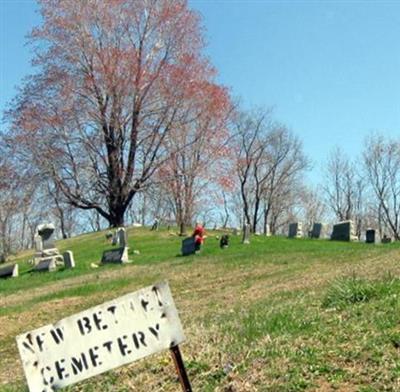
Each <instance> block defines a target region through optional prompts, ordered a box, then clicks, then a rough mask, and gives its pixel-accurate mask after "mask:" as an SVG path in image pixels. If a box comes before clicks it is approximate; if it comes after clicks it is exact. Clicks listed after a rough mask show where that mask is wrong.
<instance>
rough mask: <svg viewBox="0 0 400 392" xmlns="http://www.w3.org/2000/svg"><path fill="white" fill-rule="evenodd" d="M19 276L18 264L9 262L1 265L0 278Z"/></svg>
mask: <svg viewBox="0 0 400 392" xmlns="http://www.w3.org/2000/svg"><path fill="white" fill-rule="evenodd" d="M17 276H18V264H9V265H5V266H2V267H0V278H16V277H17Z"/></svg>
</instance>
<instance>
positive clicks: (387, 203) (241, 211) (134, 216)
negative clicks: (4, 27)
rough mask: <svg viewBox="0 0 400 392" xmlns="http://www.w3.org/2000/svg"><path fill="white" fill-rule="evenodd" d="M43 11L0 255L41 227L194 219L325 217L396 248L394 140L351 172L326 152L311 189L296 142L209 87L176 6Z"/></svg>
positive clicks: (12, 127) (0, 179) (369, 148)
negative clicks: (375, 233) (386, 239)
mask: <svg viewBox="0 0 400 392" xmlns="http://www.w3.org/2000/svg"><path fill="white" fill-rule="evenodd" d="M39 3H40V7H41V14H42V18H43V23H42V25H41V26H39V27H37V28H36V29H34V30H33V31H32V33H31V35H30V42H31V44H32V45H33V48H34V53H35V55H34V58H33V65H34V68H35V72H34V73H33V74H32V75H30V76H28V77H27V78H26V79H25V81H24V82H23V84H22V85H21V87H20V89H19V91H18V94H17V95H16V97H15V99H14V100H13V101H12V102H10V105H9V108H8V109H7V111H6V112H5V124H6V128H5V129H4V130H3V131H2V132H1V136H0V137H1V144H0V241H1V243H0V253H2V254H5V255H6V254H9V253H10V252H12V251H15V250H17V249H20V248H25V247H29V246H32V243H33V236H34V232H35V228H36V226H37V224H38V223H40V222H41V221H48V220H50V219H51V220H55V221H56V223H57V224H58V226H59V227H60V231H61V235H62V236H63V237H68V236H71V235H73V234H76V233H79V232H82V231H88V230H99V229H102V228H105V227H118V226H121V225H124V224H129V223H132V222H141V223H143V224H144V223H149V222H150V221H152V220H153V219H155V218H157V219H159V220H161V221H163V222H165V223H167V224H174V225H175V224H176V225H177V226H178V227H179V231H180V234H184V233H185V232H186V229H187V227H188V226H190V225H192V224H193V222H194V220H200V221H203V222H206V223H207V224H208V225H209V226H210V225H218V226H222V227H227V226H232V225H240V226H241V225H242V224H245V223H246V224H249V225H250V226H251V229H252V231H253V232H257V231H259V232H263V233H265V234H266V233H267V232H268V231H270V232H272V233H273V234H277V233H280V232H282V231H283V230H284V229H286V226H287V224H288V222H290V221H293V220H298V219H301V220H303V221H304V222H305V223H306V227H310V225H312V223H313V222H316V221H321V220H324V219H329V217H334V218H335V219H337V220H344V219H353V220H355V222H356V224H357V232H358V234H359V235H361V232H362V230H363V229H364V228H365V227H367V226H374V227H377V228H378V229H379V231H380V232H381V234H382V235H383V233H388V234H390V235H393V237H394V238H395V239H399V235H400V233H399V226H400V222H399V214H400V201H399V196H400V195H399V192H400V182H399V180H400V150H399V141H398V140H389V139H387V138H385V137H383V136H373V137H371V138H370V139H368V140H367V141H366V143H365V147H364V152H363V155H362V159H358V160H357V161H354V162H353V161H351V160H350V159H348V158H347V157H346V156H345V154H343V152H341V151H340V150H339V149H336V150H335V151H333V152H332V154H331V156H330V157H329V160H328V163H327V164H326V168H325V171H326V173H325V175H324V179H325V183H324V184H323V185H322V186H319V187H316V188H312V187H310V186H308V185H307V183H306V181H305V173H306V172H307V171H308V170H310V169H311V161H310V160H309V159H308V157H307V156H306V155H305V153H304V150H303V145H302V141H301V139H300V138H299V137H298V136H296V135H295V134H294V133H293V132H292V131H291V130H290V129H288V128H287V127H286V126H285V125H284V124H282V123H280V122H278V121H277V120H276V119H275V118H274V115H273V113H272V111H271V110H269V109H265V108H258V109H254V110H244V109H243V108H242V107H241V105H239V104H238V103H237V102H235V101H234V100H233V99H232V97H231V93H230V91H229V89H228V88H226V87H225V86H222V85H221V84H219V83H218V82H217V81H216V76H217V72H216V70H215V68H214V67H213V66H212V64H211V63H210V61H209V60H208V58H207V57H206V56H205V55H204V47H205V44H204V36H203V32H202V26H201V18H200V16H199V15H198V14H197V13H196V12H194V11H193V10H191V9H190V8H189V7H188V4H187V2H186V1H184V0H179V1H178V0H176V1H174V2H171V1H167V0H138V1H135V2H132V1H112V2H104V1H100V0H93V1H91V2H76V1H75V0H64V1H62V2H61V1H57V0H52V1H40V2H39Z"/></svg>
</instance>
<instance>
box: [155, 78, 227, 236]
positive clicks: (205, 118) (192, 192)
mask: <svg viewBox="0 0 400 392" xmlns="http://www.w3.org/2000/svg"><path fill="white" fill-rule="evenodd" d="M196 91H197V95H198V96H197V97H195V100H196V101H197V102H199V104H198V105H197V107H196V110H197V112H198V114H197V118H196V120H195V121H193V122H192V123H190V124H186V125H183V126H182V127H177V128H175V129H174V130H173V131H172V132H171V137H170V143H169V144H168V146H167V148H168V149H169V151H170V154H169V159H168V160H167V161H166V163H165V165H163V167H162V168H161V169H160V170H159V173H158V174H159V178H160V180H161V181H160V182H161V184H162V188H163V192H165V194H166V195H167V197H168V199H169V201H170V205H171V206H172V210H173V213H174V216H175V220H176V222H177V224H178V226H179V228H180V235H186V227H188V226H190V225H192V224H193V218H194V215H195V213H196V212H200V211H201V210H203V211H204V209H205V206H204V205H202V200H203V202H204V201H205V196H206V194H207V193H209V192H210V186H212V185H217V186H218V187H220V186H223V185H224V181H225V182H226V181H227V178H226V177H227V176H229V171H228V170H227V166H228V167H229V156H230V149H229V145H228V141H229V138H230V132H229V130H228V120H229V118H230V115H231V113H232V109H233V107H232V104H231V101H230V98H229V95H228V91H227V90H226V89H224V88H221V87H219V86H217V85H215V84H211V83H208V82H206V83H201V84H200V85H198V86H197V87H196Z"/></svg>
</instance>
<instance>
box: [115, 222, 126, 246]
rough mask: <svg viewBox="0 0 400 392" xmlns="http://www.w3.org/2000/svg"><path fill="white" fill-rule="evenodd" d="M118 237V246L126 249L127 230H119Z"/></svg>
mask: <svg viewBox="0 0 400 392" xmlns="http://www.w3.org/2000/svg"><path fill="white" fill-rule="evenodd" d="M116 236H117V238H118V244H119V246H120V247H121V248H125V247H126V246H127V244H128V240H127V235H126V230H125V229H124V228H123V227H121V228H119V229H118V230H117V232H116Z"/></svg>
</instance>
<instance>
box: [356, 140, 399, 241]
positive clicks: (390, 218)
mask: <svg viewBox="0 0 400 392" xmlns="http://www.w3.org/2000/svg"><path fill="white" fill-rule="evenodd" d="M363 157H364V166H365V170H366V173H367V177H368V180H369V184H370V186H371V187H372V190H373V192H374V194H375V198H376V206H377V208H376V209H377V211H378V214H377V215H378V223H379V226H380V227H381V220H383V223H384V226H386V227H387V228H388V229H389V230H390V232H391V233H392V235H393V236H394V238H395V239H396V240H397V241H398V240H400V142H399V140H393V139H389V138H385V137H383V136H373V137H370V138H369V139H367V141H366V144H365V148H364V153H363Z"/></svg>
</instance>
